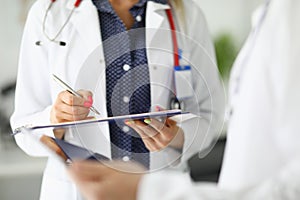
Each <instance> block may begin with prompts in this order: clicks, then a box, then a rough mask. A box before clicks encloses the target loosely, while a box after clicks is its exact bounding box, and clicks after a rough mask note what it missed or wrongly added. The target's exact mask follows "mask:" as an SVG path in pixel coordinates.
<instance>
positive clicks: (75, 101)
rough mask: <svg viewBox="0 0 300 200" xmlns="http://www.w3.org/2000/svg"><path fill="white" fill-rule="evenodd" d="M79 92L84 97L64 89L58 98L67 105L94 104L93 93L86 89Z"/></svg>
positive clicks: (87, 105)
mask: <svg viewBox="0 0 300 200" xmlns="http://www.w3.org/2000/svg"><path fill="white" fill-rule="evenodd" d="M78 93H79V94H80V95H82V97H77V96H74V95H73V94H71V93H69V92H68V91H63V92H61V93H59V95H58V98H59V99H61V101H62V102H64V103H65V104H67V105H71V106H85V107H91V106H92V104H93V98H92V93H91V92H89V91H84V90H79V91H78Z"/></svg>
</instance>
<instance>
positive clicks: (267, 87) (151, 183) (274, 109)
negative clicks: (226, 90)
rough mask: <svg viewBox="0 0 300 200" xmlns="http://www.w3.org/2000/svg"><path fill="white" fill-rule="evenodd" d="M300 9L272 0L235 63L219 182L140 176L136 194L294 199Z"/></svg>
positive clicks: (299, 145) (290, 0)
mask: <svg viewBox="0 0 300 200" xmlns="http://www.w3.org/2000/svg"><path fill="white" fill-rule="evenodd" d="M299 9H300V2H299V1H297V0H273V1H271V4H270V7H269V9H268V12H267V14H266V17H265V19H264V21H263V24H262V26H261V27H260V28H259V29H258V30H257V31H258V32H257V36H256V37H255V36H254V37H252V36H253V34H252V36H250V38H249V40H248V42H247V43H246V45H245V46H244V48H243V50H242V52H241V53H240V55H239V57H238V59H237V61H236V64H235V66H234V68H233V71H232V74H231V81H230V95H229V97H230V102H231V103H230V104H231V108H230V109H232V115H231V117H230V121H229V125H228V126H229V127H228V140H227V145H226V151H225V157H224V162H223V166H222V171H221V176H220V180H219V185H218V186H217V185H206V184H204V183H202V184H199V185H196V186H195V185H193V184H191V183H190V181H189V180H188V177H186V176H184V175H178V174H177V175H173V176H172V175H170V174H157V175H147V176H145V178H144V179H143V181H142V184H141V186H140V192H139V199H143V200H148V199H149V200H150V199H164V200H171V199H186V200H189V199H230V200H232V199H238V200H243V199H272V200H274V199H284V200H288V199H299V196H300V192H299V191H300V190H299V187H300V186H299V183H300V167H299V161H300V160H299V152H300V134H299V115H300V105H299V102H300V79H299V74H300V68H299V63H300V62H299V52H300V39H299V35H300V28H299V22H300V13H299ZM261 11H263V10H261ZM261 14H262V12H260V13H258V15H256V16H258V18H256V19H255V20H254V21H255V23H256V24H257V23H258V22H259V21H260V20H259V19H260V15H261ZM249 48H250V49H249ZM199 167H201V166H199Z"/></svg>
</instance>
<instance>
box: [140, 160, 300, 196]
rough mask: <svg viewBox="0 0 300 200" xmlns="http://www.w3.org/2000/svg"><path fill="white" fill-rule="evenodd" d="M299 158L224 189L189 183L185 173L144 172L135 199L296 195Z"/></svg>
mask: <svg viewBox="0 0 300 200" xmlns="http://www.w3.org/2000/svg"><path fill="white" fill-rule="evenodd" d="M299 169H300V160H299V159H296V160H294V161H293V162H291V163H289V164H288V165H287V166H286V168H284V169H283V170H282V171H281V172H280V173H279V174H278V175H276V176H274V177H272V178H271V179H269V180H266V181H264V182H262V183H260V184H258V185H256V186H254V187H249V188H245V189H242V190H237V191H234V190H230V191H229V190H223V189H220V188H218V187H217V185H215V184H209V183H198V184H195V183H192V182H191V181H190V180H189V178H188V175H186V174H179V173H174V172H173V173H172V172H169V173H166V172H165V173H163V172H160V173H154V174H148V175H145V176H144V177H143V179H142V181H141V183H140V185H139V189H138V194H137V195H138V196H137V199H138V200H150V199H151V200H152V199H164V200H174V199H185V200H201V199H203V200H217V199H220V200H221V199H222V200H258V199H265V200H280V199H286V200H291V199H297V198H298V197H299V195H300V190H299V185H300V170H299Z"/></svg>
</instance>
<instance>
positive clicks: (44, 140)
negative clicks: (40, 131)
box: [40, 135, 67, 160]
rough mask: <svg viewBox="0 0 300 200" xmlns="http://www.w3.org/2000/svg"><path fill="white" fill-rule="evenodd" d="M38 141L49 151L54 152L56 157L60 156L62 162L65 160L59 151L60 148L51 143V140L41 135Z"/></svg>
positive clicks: (64, 156)
mask: <svg viewBox="0 0 300 200" xmlns="http://www.w3.org/2000/svg"><path fill="white" fill-rule="evenodd" d="M40 141H41V142H42V143H43V144H44V145H46V146H47V147H48V148H49V149H51V150H52V151H54V152H55V153H56V154H57V155H58V156H60V157H61V158H62V159H63V160H67V156H66V155H65V154H64V152H63V151H62V150H61V148H60V147H59V146H58V145H57V144H56V143H55V142H54V141H53V139H52V138H50V137H48V136H45V135H43V136H42V137H41V138H40Z"/></svg>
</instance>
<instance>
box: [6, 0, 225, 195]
mask: <svg viewBox="0 0 300 200" xmlns="http://www.w3.org/2000/svg"><path fill="white" fill-rule="evenodd" d="M73 3H74V1H72V0H69V1H57V2H55V4H54V5H53V7H52V8H51V11H50V12H49V14H48V18H47V22H46V31H47V33H48V34H49V35H51V36H52V35H55V34H56V33H57V31H58V30H59V29H60V27H61V25H62V23H63V22H65V20H66V18H67V16H68V14H69V13H70V11H71V9H72V8H73ZM48 5H49V1H48V0H38V1H37V2H36V3H35V4H34V5H33V7H32V9H31V10H30V13H29V16H28V20H27V23H26V26H25V31H24V36H23V40H22V46H21V53H20V62H19V71H18V79H17V88H16V102H15V112H14V114H13V116H12V118H11V125H12V128H13V129H15V128H17V127H20V126H23V125H26V124H41V123H42V124H44V123H50V121H49V120H50V110H51V105H52V104H53V102H54V101H55V99H56V98H57V94H58V93H59V92H60V91H61V88H60V87H59V86H58V85H57V83H55V82H53V81H52V79H51V74H52V73H54V74H56V75H58V76H59V77H61V78H62V79H63V80H65V81H66V82H67V83H69V84H70V85H71V86H72V87H75V88H76V89H90V90H92V91H93V92H94V106H95V107H96V108H98V109H99V111H100V112H101V115H102V117H105V116H107V110H106V95H105V91H106V90H105V76H104V75H103V74H105V66H106V64H105V60H104V56H103V49H102V45H101V41H102V40H101V34H100V27H99V19H98V13H97V9H96V7H95V6H94V5H93V3H92V2H91V1H90V0H84V1H82V3H81V5H80V6H79V7H78V8H77V9H75V11H74V14H73V15H72V17H71V20H70V22H69V23H68V25H67V26H66V27H65V29H64V30H63V32H62V33H61V35H60V36H59V38H58V39H57V40H61V41H65V42H66V43H67V46H65V47H60V46H59V45H57V44H56V43H51V42H49V41H48V40H47V39H46V38H45V36H44V35H43V33H42V23H43V17H44V14H45V12H46V8H47V6H48ZM168 8H169V6H168V5H161V4H158V3H154V2H149V3H148V5H147V12H146V13H147V15H146V28H147V30H146V46H147V56H148V63H149V71H150V81H151V105H160V106H162V107H165V108H169V100H170V91H169V90H168V88H171V89H172V88H174V86H173V81H172V71H173V54H172V53H170V52H172V40H171V37H170V31H169V30H168V29H169V22H168V20H167V17H166V14H165V10H166V9H168ZM184 10H185V15H186V24H185V25H186V26H183V23H182V22H179V20H177V23H178V24H180V23H181V25H180V27H185V28H182V29H184V34H186V38H183V35H180V34H178V36H177V37H178V42H179V47H180V48H182V50H183V55H182V56H183V58H186V59H188V60H189V61H190V63H191V65H192V68H193V88H194V90H195V95H194V97H193V98H191V99H189V100H186V101H185V106H186V110H188V111H191V112H193V113H194V114H197V115H201V117H202V118H196V119H193V120H190V121H188V122H183V123H182V124H181V126H182V128H183V130H184V132H185V143H184V148H183V150H182V151H183V153H182V155H180V154H179V152H178V151H177V150H174V149H172V148H166V149H165V150H163V151H161V152H156V153H151V156H150V159H151V161H150V162H151V166H150V167H151V169H152V170H157V169H161V168H164V167H167V166H169V165H172V164H173V165H174V164H176V167H183V168H184V166H185V165H184V164H185V161H186V160H187V159H188V158H189V157H190V156H191V155H192V154H194V153H195V152H197V151H199V150H201V149H203V148H205V147H207V146H208V145H209V144H210V142H211V141H212V139H213V138H214V137H215V136H216V134H217V133H219V131H220V129H221V125H222V112H223V103H224V95H222V89H221V84H220V81H219V76H218V71H217V69H216V67H215V59H214V48H213V45H212V42H211V39H210V37H209V33H208V30H207V27H206V22H205V20H204V17H203V16H202V14H201V11H200V10H199V9H198V8H197V6H195V5H194V4H193V3H192V2H187V1H184ZM178 15H179V14H178ZM36 41H42V43H43V45H42V46H36V45H35V43H36ZM86 67H90V68H88V69H92V70H86V69H87V68H86ZM86 71H90V72H92V73H91V74H88V75H87V74H85V73H86ZM99 74H100V78H99ZM97 76H98V77H97ZM86 79H88V80H86ZM95 80H96V81H95ZM95 82H96V83H97V84H96V83H95ZM95 84H96V85H95ZM95 88H96V89H95ZM34 134H36V135H41V134H47V135H49V136H52V137H53V132H52V131H46V130H43V131H36V132H34ZM15 138H16V141H17V144H18V145H19V147H21V148H22V149H23V150H24V151H25V152H26V153H27V154H29V155H32V156H49V155H48V154H47V152H46V151H44V150H43V149H41V148H39V145H35V143H34V142H32V140H30V138H27V137H25V136H24V135H23V134H19V135H17V136H16V137H15ZM65 140H67V141H69V142H71V143H75V144H78V145H83V146H85V147H86V148H89V149H91V150H93V151H95V152H99V153H102V154H104V155H106V156H110V142H109V141H110V140H109V128H108V125H107V124H101V125H99V127H96V129H95V127H85V128H77V129H73V130H69V131H68V132H67V133H66V136H65ZM175 161H176V162H175ZM52 195H54V196H52ZM79 196H80V195H78V194H77V192H76V188H75V187H74V185H73V184H72V183H71V182H70V181H69V179H68V177H66V174H65V169H64V166H63V165H62V164H61V163H59V162H58V161H57V160H56V159H53V158H52V157H50V158H49V159H48V164H47V167H46V169H45V172H44V178H43V185H42V191H41V199H76V198H79Z"/></svg>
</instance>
